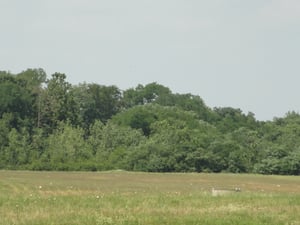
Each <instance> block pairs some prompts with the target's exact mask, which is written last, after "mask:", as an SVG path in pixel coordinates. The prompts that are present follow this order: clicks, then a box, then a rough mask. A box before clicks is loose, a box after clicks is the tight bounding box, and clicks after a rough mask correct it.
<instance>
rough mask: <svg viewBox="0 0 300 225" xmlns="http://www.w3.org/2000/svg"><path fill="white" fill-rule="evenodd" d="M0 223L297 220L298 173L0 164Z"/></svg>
mask: <svg viewBox="0 0 300 225" xmlns="http://www.w3.org/2000/svg"><path fill="white" fill-rule="evenodd" d="M213 187H214V188H218V189H226V190H233V189H235V188H236V187H239V188H241V192H232V193H230V194H226V195H221V196H216V197H214V196H212V191H211V189H212V188H213ZM0 224H1V225H12V224H16V225H17V224H18V225H19V224H22V225H23V224H30V225H34V224H36V225H43V224H47V225H48V224H53V225H59V224H66V225H67V224H91V225H94V224H95V225H97V224H98V225H121V224H122V225H139V224H140V225H149V224H158V225H159V224H169V225H198V224H199V225H200V224H201V225H202V224H208V225H209V224H211V225H234V224H236V225H246V224H247V225H248V224H249V225H250V224H251V225H263V224H265V225H266V224H272V225H300V177H288V176H262V175H233V174H157V173H155V174H152V173H129V172H121V171H119V172H118V171H113V172H102V173H98V172H97V173H96V172H94V173H93V172H24V171H0Z"/></svg>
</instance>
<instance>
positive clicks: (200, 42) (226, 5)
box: [0, 0, 300, 120]
mask: <svg viewBox="0 0 300 225" xmlns="http://www.w3.org/2000/svg"><path fill="white" fill-rule="evenodd" d="M28 68H43V69H44V70H45V71H46V73H47V75H48V77H49V78H50V77H51V74H53V73H55V72H60V73H65V74H66V75H67V80H68V81H69V82H70V83H72V84H79V83H83V82H87V83H98V84H102V85H116V86H118V87H119V88H120V89H121V90H126V89H128V88H131V87H136V86H137V85H138V84H143V85H145V84H148V83H151V82H157V83H159V84H162V85H164V86H167V87H169V88H170V89H171V90H172V91H173V92H174V93H192V94H194V95H199V96H200V97H201V98H202V99H203V100H204V102H205V103H206V104H207V105H208V106H209V107H212V108H213V107H233V108H239V109H241V110H242V111H243V112H244V113H248V112H252V113H254V114H255V117H256V118H257V119H258V120H272V119H273V118H274V117H283V116H284V115H285V114H286V113H287V112H288V111H295V112H299V111H300V99H299V97H300V88H299V84H300V1H299V0H251V1H243V0H126V1H124V0H109V1H108V0H26V1H20V0H0V70H2V71H3V70H4V71H10V72H12V73H19V72H21V71H23V70H26V69H28Z"/></svg>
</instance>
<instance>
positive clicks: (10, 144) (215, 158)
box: [0, 69, 300, 175]
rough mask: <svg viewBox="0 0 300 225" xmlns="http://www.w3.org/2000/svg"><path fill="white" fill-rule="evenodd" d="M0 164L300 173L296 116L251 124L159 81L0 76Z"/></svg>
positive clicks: (30, 73)
mask: <svg viewBox="0 0 300 225" xmlns="http://www.w3.org/2000/svg"><path fill="white" fill-rule="evenodd" d="M0 168H1V169H33V170H93V171H95V170H110V169H125V170H135V171H151V172H179V171H181V172H192V171H195V172H202V171H208V172H210V171H211V172H222V171H227V172H234V173H263V174H293V175H299V174H300V115H299V114H297V113H295V112H289V113H287V114H286V116H285V117H284V118H275V119H274V120H273V121H257V120H256V119H255V116H254V114H253V113H251V112H250V113H248V114H244V113H243V112H242V111H241V110H240V109H234V108H231V107H226V108H214V109H211V108H209V107H208V106H206V105H205V103H204V101H203V100H202V99H201V97H199V96H195V95H192V94H175V93H172V91H171V90H170V89H169V88H167V87H164V86H162V85H160V84H157V83H150V84H148V85H145V86H143V85H138V86H137V87H136V88H130V89H128V90H125V91H121V90H120V89H119V88H118V87H116V86H104V85H99V84H87V83H83V84H79V85H72V84H70V83H68V82H67V80H66V75H65V74H61V73H55V74H53V75H52V76H51V78H50V79H46V73H45V72H44V71H43V70H42V69H28V70H26V71H23V72H21V73H19V74H11V73H8V72H0Z"/></svg>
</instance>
